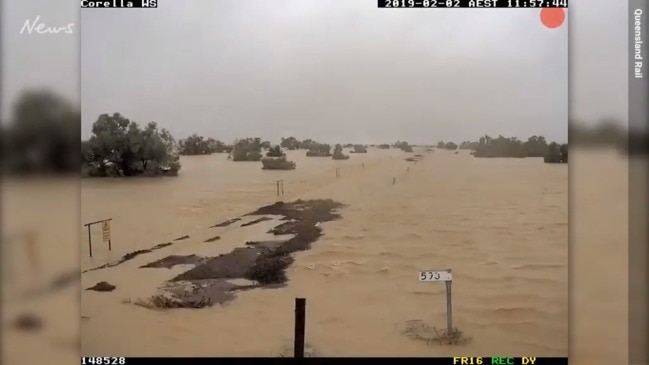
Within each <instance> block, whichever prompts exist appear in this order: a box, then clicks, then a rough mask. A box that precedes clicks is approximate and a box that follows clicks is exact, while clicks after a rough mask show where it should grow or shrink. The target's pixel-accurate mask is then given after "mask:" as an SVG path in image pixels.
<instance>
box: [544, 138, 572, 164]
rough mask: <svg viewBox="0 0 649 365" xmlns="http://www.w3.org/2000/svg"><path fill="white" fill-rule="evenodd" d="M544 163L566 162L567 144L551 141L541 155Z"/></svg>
mask: <svg viewBox="0 0 649 365" xmlns="http://www.w3.org/2000/svg"><path fill="white" fill-rule="evenodd" d="M543 161H545V162H546V163H568V145H567V144H563V145H559V144H558V143H555V142H552V143H550V145H549V146H548V149H547V151H546V153H545V156H544V157H543Z"/></svg>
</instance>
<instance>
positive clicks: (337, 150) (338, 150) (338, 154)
mask: <svg viewBox="0 0 649 365" xmlns="http://www.w3.org/2000/svg"><path fill="white" fill-rule="evenodd" d="M331 158H332V159H334V160H348V159H349V156H347V155H345V154H344V153H343V147H342V146H341V145H339V144H337V145H336V146H335V147H334V154H333V155H332V156H331Z"/></svg>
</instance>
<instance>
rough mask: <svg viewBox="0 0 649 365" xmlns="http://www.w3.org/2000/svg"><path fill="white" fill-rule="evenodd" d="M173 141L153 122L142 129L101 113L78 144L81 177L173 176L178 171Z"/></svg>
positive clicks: (177, 159) (129, 121)
mask: <svg viewBox="0 0 649 365" xmlns="http://www.w3.org/2000/svg"><path fill="white" fill-rule="evenodd" d="M174 142H175V141H174V139H173V137H172V136H171V134H170V133H169V131H167V130H166V129H164V128H163V129H160V130H159V129H158V125H157V124H156V123H155V122H150V123H149V124H147V125H146V127H145V128H143V129H142V128H140V126H139V125H138V124H137V123H136V122H133V121H131V120H129V119H128V118H126V117H124V116H122V115H121V114H119V113H114V114H112V115H109V114H102V115H100V116H99V118H98V119H97V121H96V122H95V123H94V124H93V125H92V136H91V137H90V139H88V140H87V141H82V142H81V169H82V176H93V177H104V176H113V177H117V176H138V175H146V176H158V175H168V176H175V175H177V174H178V170H180V162H179V157H178V154H177V153H176V152H175V148H174V146H175V143H174Z"/></svg>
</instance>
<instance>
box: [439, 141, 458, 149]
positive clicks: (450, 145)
mask: <svg viewBox="0 0 649 365" xmlns="http://www.w3.org/2000/svg"><path fill="white" fill-rule="evenodd" d="M440 148H445V149H447V150H452V151H455V150H457V144H455V143H453V142H446V144H444V146H443V147H440Z"/></svg>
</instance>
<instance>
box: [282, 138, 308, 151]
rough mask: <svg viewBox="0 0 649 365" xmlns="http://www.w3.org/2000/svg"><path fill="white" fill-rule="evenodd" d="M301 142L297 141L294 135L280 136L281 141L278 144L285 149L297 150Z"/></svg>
mask: <svg viewBox="0 0 649 365" xmlns="http://www.w3.org/2000/svg"><path fill="white" fill-rule="evenodd" d="M301 144H302V143H301V142H300V141H298V140H297V139H296V138H295V137H288V138H282V142H281V143H280V144H279V145H280V146H281V147H282V148H286V149H287V150H291V151H293V150H297V149H299V148H300V146H301Z"/></svg>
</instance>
